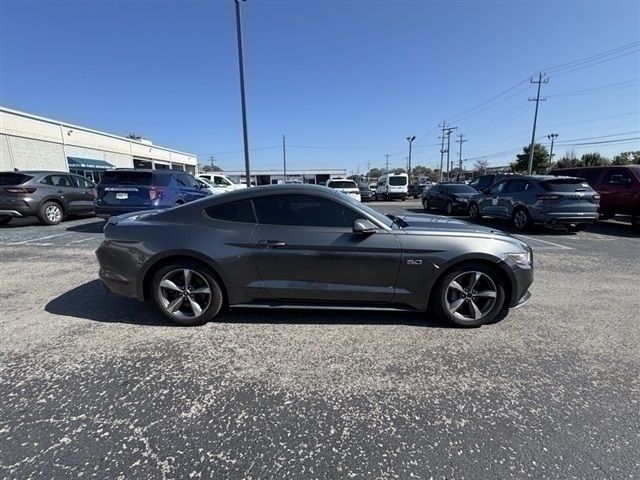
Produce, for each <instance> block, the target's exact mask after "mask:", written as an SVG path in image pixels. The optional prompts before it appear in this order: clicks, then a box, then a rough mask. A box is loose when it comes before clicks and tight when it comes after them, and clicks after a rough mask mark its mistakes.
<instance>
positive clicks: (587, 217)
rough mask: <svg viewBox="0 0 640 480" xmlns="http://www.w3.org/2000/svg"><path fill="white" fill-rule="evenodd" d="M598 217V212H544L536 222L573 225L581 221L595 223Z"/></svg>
mask: <svg viewBox="0 0 640 480" xmlns="http://www.w3.org/2000/svg"><path fill="white" fill-rule="evenodd" d="M597 219H598V212H588V213H582V212H568V213H554V212H550V213H544V214H542V215H541V216H540V218H539V219H534V221H535V222H536V223H543V224H545V225H571V224H574V225H575V224H579V223H593V222H595V221H596V220H597Z"/></svg>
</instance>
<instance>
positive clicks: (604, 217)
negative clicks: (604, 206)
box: [598, 212, 615, 220]
mask: <svg viewBox="0 0 640 480" xmlns="http://www.w3.org/2000/svg"><path fill="white" fill-rule="evenodd" d="M614 216H615V214H614V213H612V212H602V213H600V216H599V217H598V220H609V219H610V218H613V217H614Z"/></svg>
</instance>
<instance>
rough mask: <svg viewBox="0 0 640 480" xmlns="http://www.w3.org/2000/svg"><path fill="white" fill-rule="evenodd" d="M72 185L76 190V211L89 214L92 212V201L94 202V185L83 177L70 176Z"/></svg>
mask: <svg viewBox="0 0 640 480" xmlns="http://www.w3.org/2000/svg"><path fill="white" fill-rule="evenodd" d="M71 179H72V180H73V185H74V187H75V189H76V192H75V194H74V197H75V198H77V200H76V202H75V203H76V207H77V209H78V211H84V212H91V211H93V201H94V200H95V190H94V189H95V188H96V185H95V183H93V182H90V181H89V180H87V179H86V178H84V177H81V176H79V175H71Z"/></svg>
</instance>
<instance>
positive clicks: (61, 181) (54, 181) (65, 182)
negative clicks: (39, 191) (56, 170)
mask: <svg viewBox="0 0 640 480" xmlns="http://www.w3.org/2000/svg"><path fill="white" fill-rule="evenodd" d="M40 183H44V184H46V185H51V186H54V187H74V186H75V185H74V183H73V182H72V180H71V177H70V176H69V175H47V176H46V177H44V178H43V179H42V180H40Z"/></svg>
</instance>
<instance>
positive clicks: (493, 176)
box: [469, 173, 514, 192]
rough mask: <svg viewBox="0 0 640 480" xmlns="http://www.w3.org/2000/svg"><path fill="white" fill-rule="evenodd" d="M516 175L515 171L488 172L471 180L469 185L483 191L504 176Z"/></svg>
mask: <svg viewBox="0 0 640 480" xmlns="http://www.w3.org/2000/svg"><path fill="white" fill-rule="evenodd" d="M512 175H514V174H513V173H487V174H486V175H480V176H479V177H476V178H474V179H473V180H471V181H470V182H469V186H470V187H473V188H475V189H476V190H477V191H479V192H481V191H483V190H484V189H486V188H489V187H490V186H491V185H493V184H494V183H496V182H497V181H499V180H502V179H503V178H507V177H510V176H512Z"/></svg>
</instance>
